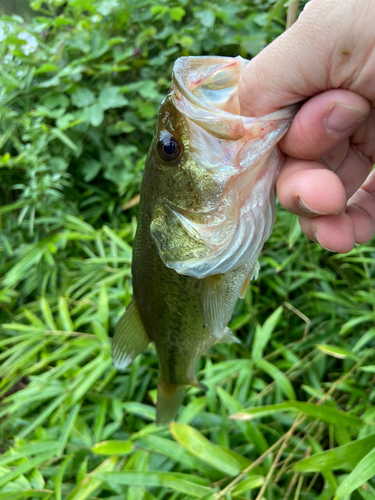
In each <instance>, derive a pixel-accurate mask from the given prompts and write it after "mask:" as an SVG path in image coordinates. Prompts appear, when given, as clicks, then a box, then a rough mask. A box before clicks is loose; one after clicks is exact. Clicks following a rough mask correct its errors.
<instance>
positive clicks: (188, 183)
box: [112, 57, 295, 424]
mask: <svg viewBox="0 0 375 500" xmlns="http://www.w3.org/2000/svg"><path fill="white" fill-rule="evenodd" d="M246 63H247V61H245V60H244V59H242V58H240V57H238V58H225V57H185V58H180V59H178V60H177V61H176V63H175V66H174V71H173V86H172V89H171V91H170V92H169V94H168V95H167V96H166V98H165V99H164V101H163V102H162V104H161V106H160V110H159V115H158V123H157V127H156V132H155V136H154V139H153V142H152V144H151V147H150V150H149V153H148V157H147V160H146V166H145V172H144V177H143V182H142V188H141V198H140V205H139V216H138V228H137V233H136V237H135V241H134V246H133V261H132V277H133V299H132V301H131V303H130V305H129V306H128V308H127V310H126V312H125V314H124V315H123V317H122V318H121V319H120V322H119V324H118V326H117V328H116V333H115V337H114V340H113V347H112V355H113V359H114V362H115V365H116V366H117V367H118V368H119V369H125V368H126V367H127V366H128V365H129V363H130V362H131V361H132V360H133V359H134V358H135V357H136V356H137V355H138V354H139V353H140V352H142V350H144V349H145V348H146V347H147V345H148V343H149V342H150V341H152V342H154V344H155V347H156V350H157V354H158V358H159V362H160V372H159V382H158V403H157V422H158V423H159V424H166V423H168V422H169V421H170V420H172V419H173V417H174V415H175V413H176V411H177V409H178V407H179V405H180V402H181V400H182V397H183V395H184V391H185V389H184V388H185V386H186V385H193V386H199V384H198V382H197V380H196V377H195V365H196V362H197V360H198V358H199V357H200V356H201V355H202V354H203V353H204V352H206V351H207V350H208V349H209V348H210V347H211V346H212V345H213V344H214V343H215V342H217V341H219V342H220V341H221V342H237V340H236V339H235V338H234V337H233V335H232V334H231V332H230V331H229V329H228V328H227V325H228V323H229V321H230V319H231V316H232V313H233V309H234V307H235V304H236V302H237V299H238V297H239V296H244V294H245V292H246V289H247V286H248V284H249V280H250V278H251V277H252V275H254V273H256V272H257V261H258V257H259V254H260V251H261V249H262V247H263V244H264V242H265V240H266V239H267V238H268V237H269V235H270V233H271V230H272V227H273V223H274V217H275V180H276V176H277V173H278V170H279V168H280V165H281V155H280V153H279V151H278V149H277V146H276V145H277V142H278V141H279V140H280V139H281V137H282V136H283V135H284V134H285V132H286V131H287V129H288V127H289V125H290V122H291V119H292V117H293V115H294V112H295V108H294V107H289V108H285V109H283V110H281V111H279V112H277V113H273V114H272V115H268V116H265V117H261V118H247V117H242V116H241V115H240V109H239V104H238V93H237V85H238V79H239V75H240V73H241V71H242V69H243V67H244V65H245V64H246Z"/></svg>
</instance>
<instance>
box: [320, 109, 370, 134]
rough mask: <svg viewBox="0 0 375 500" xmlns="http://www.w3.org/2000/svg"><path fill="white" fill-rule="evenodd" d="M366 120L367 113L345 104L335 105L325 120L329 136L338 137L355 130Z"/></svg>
mask: <svg viewBox="0 0 375 500" xmlns="http://www.w3.org/2000/svg"><path fill="white" fill-rule="evenodd" d="M365 118H366V113H364V112H363V110H362V109H360V108H356V107H354V106H346V105H344V104H334V105H333V106H332V107H331V109H330V110H329V113H328V115H327V117H326V119H325V123H324V125H325V127H326V130H327V132H328V133H329V134H332V135H337V134H340V135H341V134H344V133H345V132H349V131H350V130H351V129H353V130H354V129H355V127H356V126H357V125H359V123H361V121H362V120H364V119H365Z"/></svg>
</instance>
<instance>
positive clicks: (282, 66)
mask: <svg viewBox="0 0 375 500" xmlns="http://www.w3.org/2000/svg"><path fill="white" fill-rule="evenodd" d="M374 26H375V5H374V3H373V1H372V0H361V1H358V0H313V1H312V2H310V3H308V4H307V5H306V7H305V11H304V12H303V14H302V15H301V16H300V18H299V19H298V21H297V22H296V23H295V24H294V25H293V26H292V27H291V28H290V29H289V30H287V31H286V32H285V33H283V35H281V36H280V37H279V38H278V39H277V40H275V41H274V42H273V43H272V44H270V45H269V46H268V47H267V48H266V49H264V50H263V51H262V52H261V53H260V54H259V55H257V56H256V57H255V58H254V59H252V60H251V61H250V62H249V63H248V65H247V66H246V67H245V69H244V71H243V73H242V75H241V78H240V83H239V99H240V106H241V112H242V114H243V115H245V116H262V115H265V114H267V113H271V112H273V111H276V110H278V109H280V108H283V107H284V106H287V105H289V104H293V103H296V102H299V101H303V100H305V99H306V98H309V99H308V100H307V101H306V102H305V103H304V104H303V105H302V107H301V109H300V110H299V111H298V113H297V115H296V117H295V118H294V120H293V123H292V125H291V127H290V129H289V131H288V133H287V134H286V135H285V137H284V138H283V139H282V141H280V144H279V145H280V148H281V150H282V151H283V152H284V153H285V154H286V163H285V166H284V167H283V169H282V171H281V173H280V175H279V177H278V180H277V184H276V187H277V193H278V197H279V200H280V203H281V204H282V205H283V206H284V207H285V208H286V209H287V210H289V211H290V212H292V213H294V214H296V215H299V221H300V225H301V228H302V230H303V232H304V233H305V234H306V235H307V236H308V237H309V238H310V239H312V240H314V241H317V242H318V243H320V244H321V245H322V246H323V247H325V248H327V249H329V250H331V251H335V252H340V253H345V252H349V251H350V250H351V249H352V248H353V246H354V243H365V242H367V241H368V240H370V239H371V238H372V237H373V235H374V234H375V172H372V173H370V172H371V169H372V166H373V165H374V163H375V109H371V108H374V107H375V31H374Z"/></svg>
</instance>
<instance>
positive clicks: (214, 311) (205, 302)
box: [202, 274, 226, 339]
mask: <svg viewBox="0 0 375 500" xmlns="http://www.w3.org/2000/svg"><path fill="white" fill-rule="evenodd" d="M202 309H203V319H204V322H205V323H206V324H207V326H208V328H209V333H211V334H212V335H213V336H214V337H215V338H216V339H220V338H221V336H222V333H223V330H224V328H225V309H226V308H225V287H224V280H223V276H222V275H221V274H215V275H214V276H209V277H208V278H205V279H204V280H203V289H202Z"/></svg>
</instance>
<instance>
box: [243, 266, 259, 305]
mask: <svg viewBox="0 0 375 500" xmlns="http://www.w3.org/2000/svg"><path fill="white" fill-rule="evenodd" d="M259 269H260V265H259V261H257V263H256V264H255V266H254V269H253V270H252V271H250V272H249V274H248V275H247V276H246V278H245V281H244V282H243V285H242V288H241V290H240V293H239V295H238V297H239V298H240V299H243V298H245V295H246V292H247V289H248V288H249V284H250V281H251V280H256V279H257V277H258V275H259Z"/></svg>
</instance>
